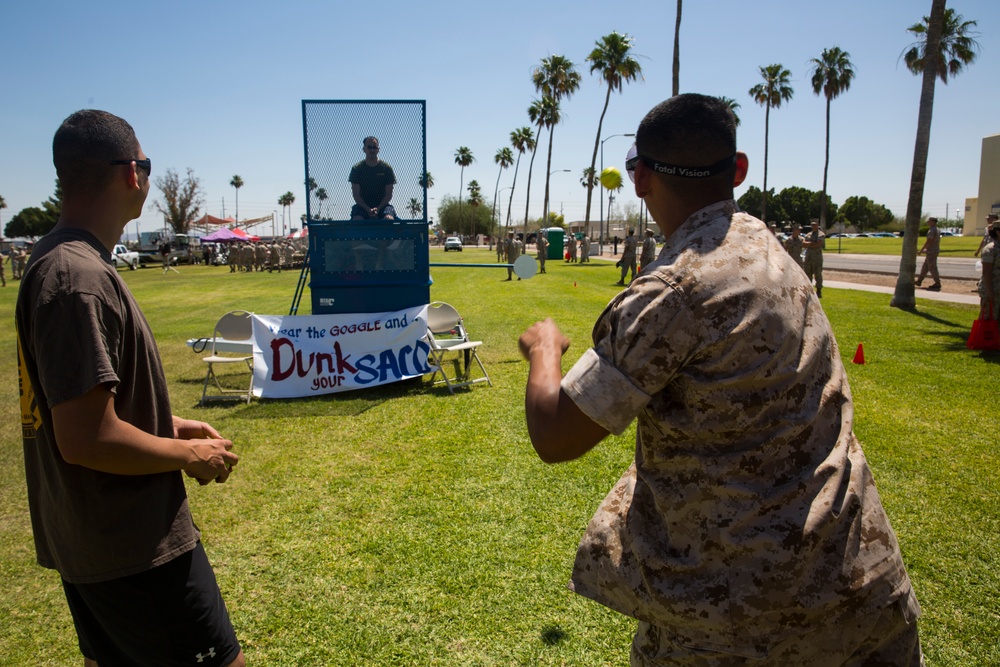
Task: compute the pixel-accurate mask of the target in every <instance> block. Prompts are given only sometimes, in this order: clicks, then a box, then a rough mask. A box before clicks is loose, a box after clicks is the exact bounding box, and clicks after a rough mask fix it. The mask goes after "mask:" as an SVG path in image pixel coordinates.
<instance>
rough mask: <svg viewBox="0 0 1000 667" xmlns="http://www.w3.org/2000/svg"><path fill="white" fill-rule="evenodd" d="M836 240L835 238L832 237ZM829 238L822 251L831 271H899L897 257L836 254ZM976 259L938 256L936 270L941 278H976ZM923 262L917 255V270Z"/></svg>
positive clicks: (824, 261)
mask: <svg viewBox="0 0 1000 667" xmlns="http://www.w3.org/2000/svg"><path fill="white" fill-rule="evenodd" d="M832 241H836V239H832ZM830 243H831V240H827V242H826V247H827V250H826V252H824V253H823V268H825V269H830V270H831V271H869V272H871V273H887V274H889V275H896V274H898V273H899V257H894V256H892V255H852V254H848V253H844V254H842V255H841V254H837V251H836V250H832V251H831V250H830ZM976 261H977V260H975V259H972V258H970V257H939V258H938V272H939V273H940V274H941V277H942V278H969V279H977V278H979V277H980V274H979V273H978V272H977V271H976ZM923 263H924V258H923V255H919V256H918V257H917V271H918V272H919V271H920V267H921V266H922V265H923Z"/></svg>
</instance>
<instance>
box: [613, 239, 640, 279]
mask: <svg viewBox="0 0 1000 667" xmlns="http://www.w3.org/2000/svg"><path fill="white" fill-rule="evenodd" d="M638 244H639V241H638V240H637V239H636V238H635V230H634V229H630V230H628V236H626V237H625V243H624V244H623V248H622V277H621V280H619V281H618V282H617V283H615V284H616V285H624V284H625V274H626V273H627V272H628V271H629V269H631V270H632V275H631V277H630V278H629V283H631V282H632V281H633V280H635V250H636V246H637V245H638Z"/></svg>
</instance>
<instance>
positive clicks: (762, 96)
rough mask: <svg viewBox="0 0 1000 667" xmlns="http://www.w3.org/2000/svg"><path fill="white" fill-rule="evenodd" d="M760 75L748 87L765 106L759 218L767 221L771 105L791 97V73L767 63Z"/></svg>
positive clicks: (756, 100) (754, 99)
mask: <svg viewBox="0 0 1000 667" xmlns="http://www.w3.org/2000/svg"><path fill="white" fill-rule="evenodd" d="M760 75H761V76H762V77H763V78H764V82H763V83H758V84H757V85H756V86H754V87H753V88H751V89H750V97H752V98H753V101H754V102H756V103H757V104H759V105H761V106H762V107H765V108H766V109H767V110H766V111H765V112H764V197H763V203H762V204H761V209H760V210H761V218H763V221H764V222H765V223H766V222H767V149H768V140H769V137H768V134H769V132H770V124H771V107H774V108H775V109H777V108H779V107H780V106H781V103H782V102H787V101H788V100H790V99H792V93H793V92H794V91H793V90H792V87H791V85H789V83H788V80H789V78H791V76H792V73H791V72H789V71H788V70H787V69H785V67H784V65H777V64H776V65H768V66H767V67H761V68H760Z"/></svg>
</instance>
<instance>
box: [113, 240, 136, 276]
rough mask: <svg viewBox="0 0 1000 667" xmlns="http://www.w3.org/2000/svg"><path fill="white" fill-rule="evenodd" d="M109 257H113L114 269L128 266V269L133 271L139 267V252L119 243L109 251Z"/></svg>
mask: <svg viewBox="0 0 1000 667" xmlns="http://www.w3.org/2000/svg"><path fill="white" fill-rule="evenodd" d="M111 257H112V259H114V262H115V268H116V269H120V268H123V267H128V270H129V271H135V270H136V269H138V268H139V253H137V252H135V251H134V250H129V249H128V248H126V247H125V246H123V245H122V244H120V243H119V244H118V245H116V246H115V249H114V250H112V251H111Z"/></svg>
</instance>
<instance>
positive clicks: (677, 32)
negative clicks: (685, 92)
mask: <svg viewBox="0 0 1000 667" xmlns="http://www.w3.org/2000/svg"><path fill="white" fill-rule="evenodd" d="M673 91H674V92H673V94H672V95H673V97H677V95H679V94H680V92H681V0H677V20H676V21H674V87H673Z"/></svg>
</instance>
